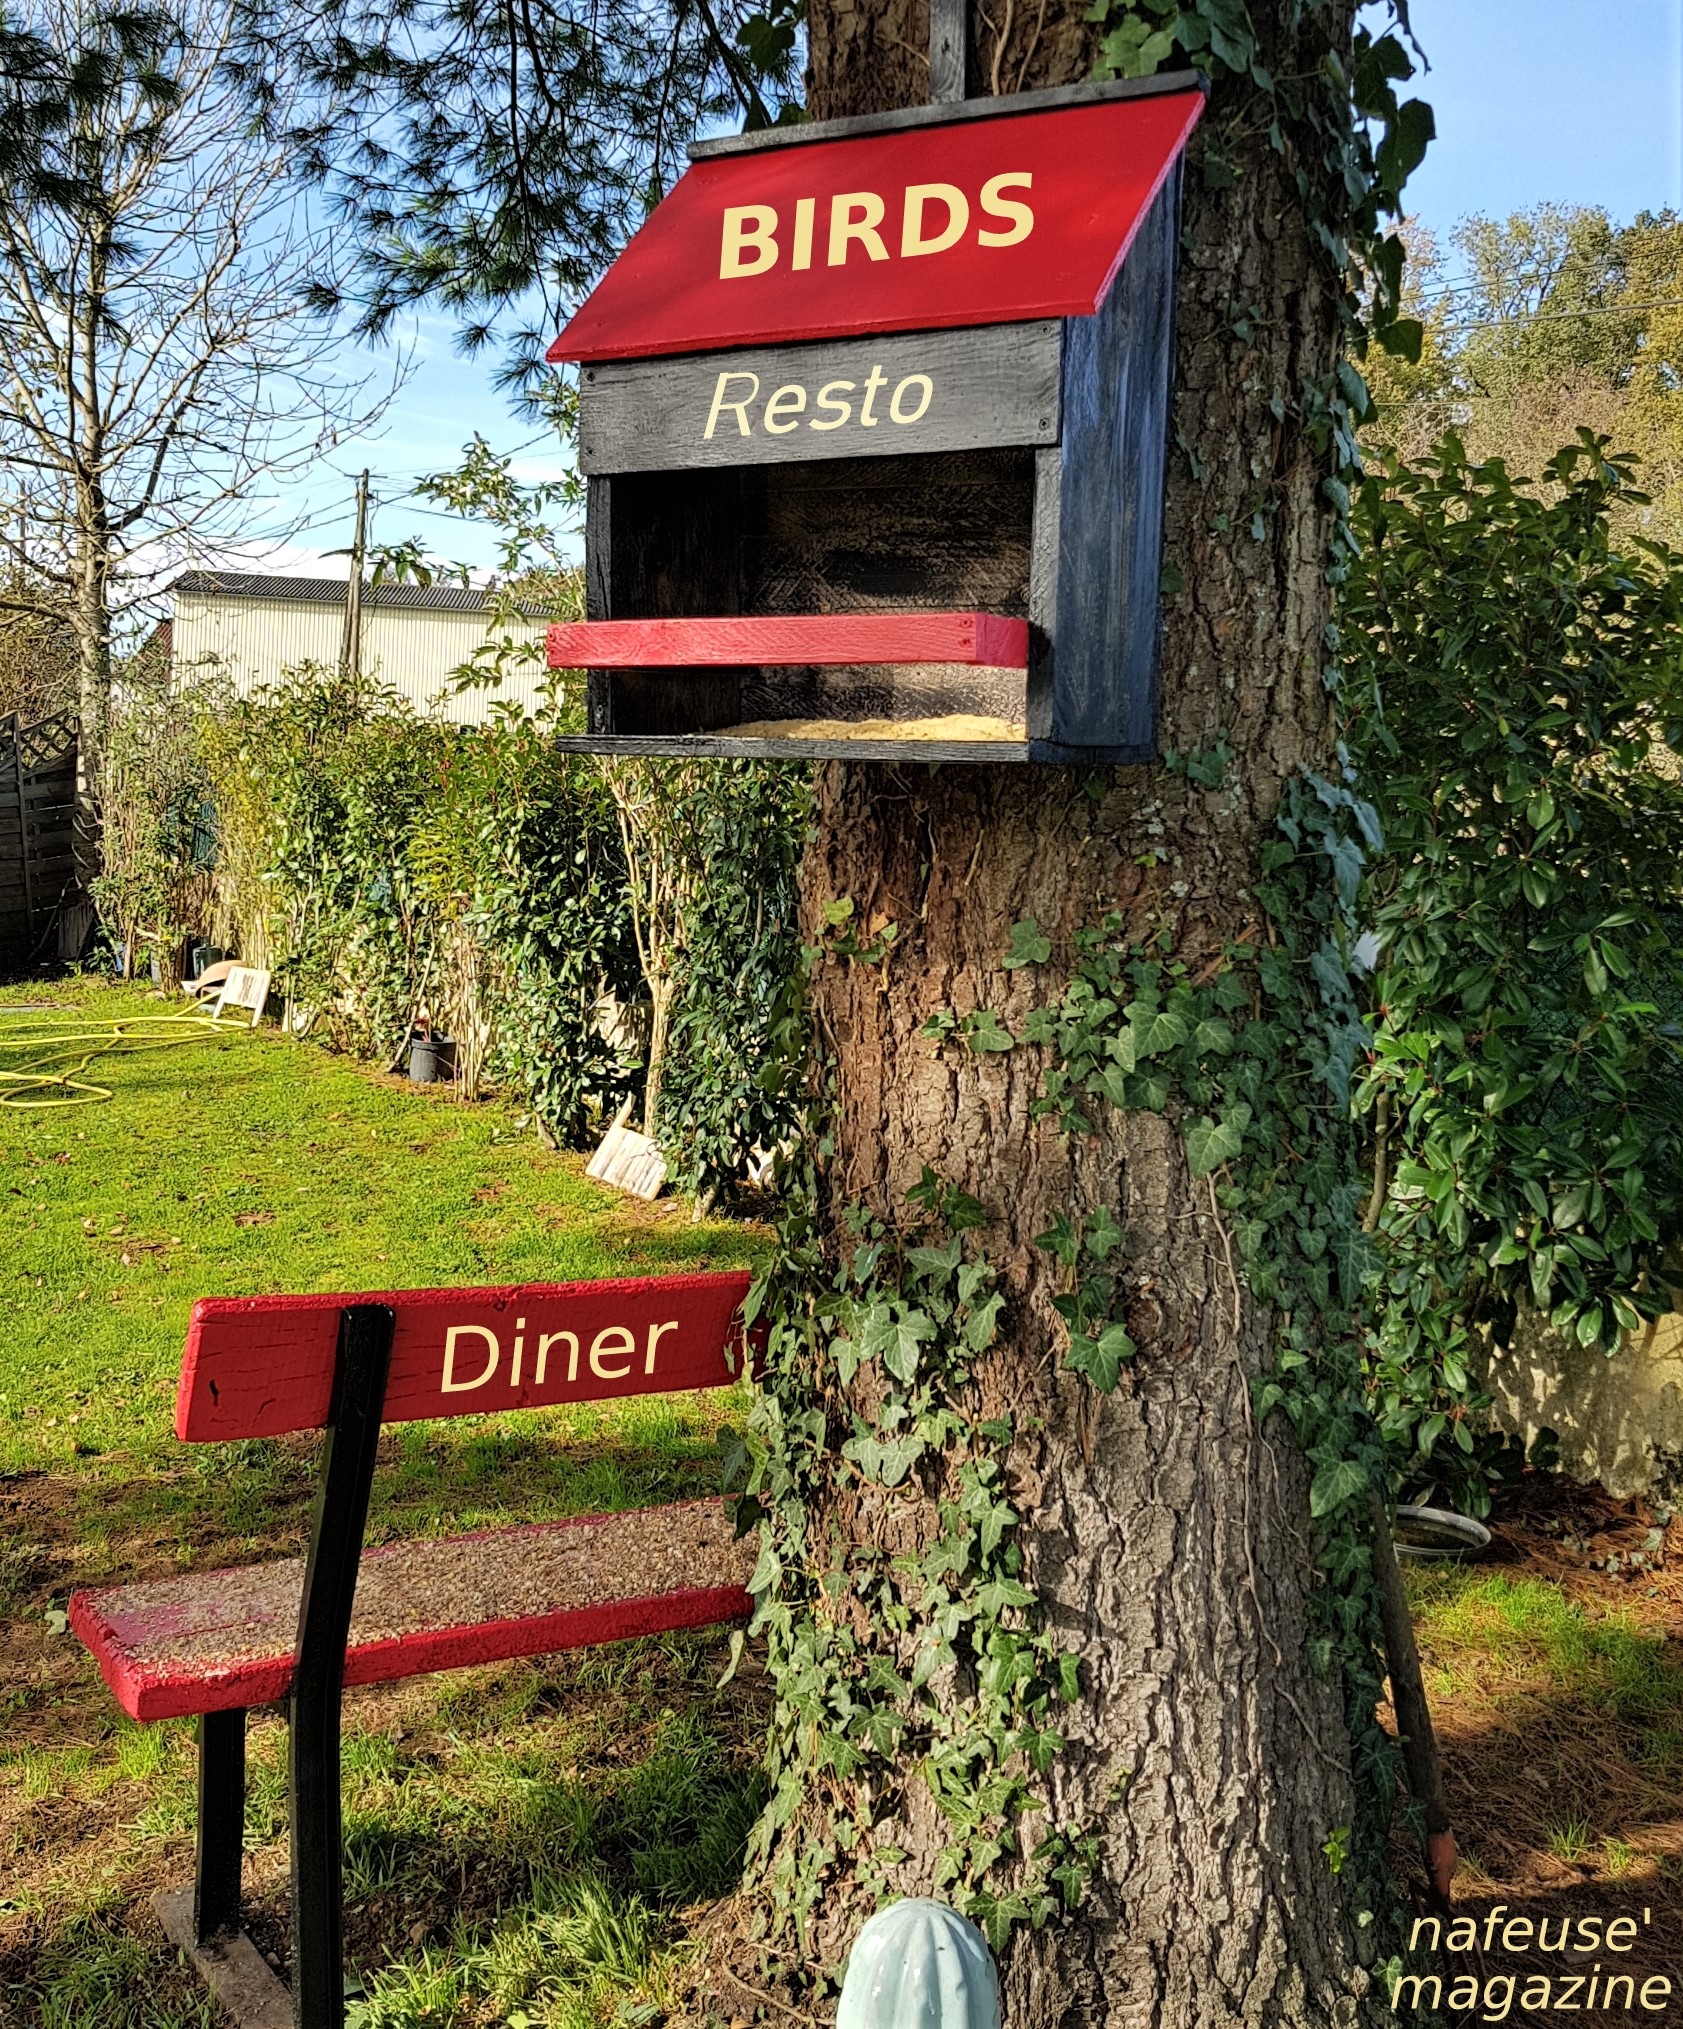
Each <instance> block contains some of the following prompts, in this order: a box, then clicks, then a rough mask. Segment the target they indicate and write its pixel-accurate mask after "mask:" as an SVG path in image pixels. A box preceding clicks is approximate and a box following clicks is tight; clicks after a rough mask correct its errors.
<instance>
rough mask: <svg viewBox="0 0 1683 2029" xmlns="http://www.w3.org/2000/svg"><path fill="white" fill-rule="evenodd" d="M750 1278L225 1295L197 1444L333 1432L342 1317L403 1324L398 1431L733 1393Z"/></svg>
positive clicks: (191, 1398)
mask: <svg viewBox="0 0 1683 2029" xmlns="http://www.w3.org/2000/svg"><path fill="white" fill-rule="evenodd" d="M749 1280H750V1278H749V1275H748V1273H747V1271H746V1270H734V1271H729V1272H725V1273H720V1274H702V1275H660V1276H650V1277H645V1278H640V1279H638V1280H635V1281H617V1282H539V1283H526V1284H521V1285H517V1286H514V1287H505V1288H500V1289H412V1290H402V1291H398V1292H397V1293H395V1294H393V1293H390V1292H387V1293H384V1294H380V1295H375V1296H247V1297H210V1298H206V1299H205V1300H203V1301H201V1302H199V1303H196V1304H195V1305H194V1306H193V1316H192V1322H191V1323H190V1325H189V1326H188V1331H187V1351H186V1355H185V1357H184V1358H183V1360H182V1363H181V1381H180V1386H179V1388H178V1389H177V1392H176V1399H175V1434H176V1436H177V1437H180V1438H184V1439H186V1440H188V1441H190V1442H191V1441H199V1442H204V1441H214V1440H217V1439H222V1438H233V1437H279V1436H281V1435H282V1434H283V1433H285V1432H286V1431H289V1430H321V1429H324V1428H325V1427H326V1425H327V1423H328V1420H329V1418H330V1416H331V1413H332V1404H333V1376H334V1366H335V1361H336V1358H337V1348H338V1338H339V1317H340V1313H341V1311H343V1310H344V1309H345V1307H346V1306H347V1305H350V1304H364V1303H379V1304H389V1305H390V1306H391V1308H392V1310H393V1311H394V1312H395V1313H396V1320H397V1322H396V1328H395V1331H394V1334H393V1339H392V1357H391V1373H390V1379H389V1380H388V1382H387V1386H386V1398H385V1409H384V1413H383V1416H382V1421H384V1422H386V1423H413V1422H416V1421H418V1420H420V1419H421V1418H423V1417H430V1416H476V1415H482V1414H484V1413H486V1412H487V1411H491V1410H500V1409H536V1408H546V1407H553V1406H554V1405H555V1404H557V1403H561V1402H598V1401H604V1400H606V1399H608V1398H610V1397H614V1396H621V1395H657V1394H664V1393H667V1392H668V1391H670V1390H673V1389H679V1388H723V1387H727V1386H729V1384H730V1383H731V1382H732V1381H734V1380H735V1379H736V1377H737V1376H738V1374H740V1373H741V1372H742V1370H743V1366H744V1364H745V1347H744V1340H743V1331H742V1319H741V1311H742V1304H743V1300H744V1299H745V1298H746V1296H747V1294H748V1284H749Z"/></svg>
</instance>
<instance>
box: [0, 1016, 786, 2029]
mask: <svg viewBox="0 0 1683 2029" xmlns="http://www.w3.org/2000/svg"><path fill="white" fill-rule="evenodd" d="M43 1001H51V1002H54V1003H58V1004H59V1005H58V1006H57V1007H56V1008H55V1009H54V1013H55V1015H60V1016H63V1017H64V1018H66V1019H70V1020H73V1021H75V1022H77V1023H79V1024H82V1025H85V1026H87V1027H88V1028H90V1029H92V1028H97V1027H98V1026H99V1025H101V1024H104V1023H108V1022H110V1021H111V1020H113V1019H118V1018H124V1017H131V1016H135V1015H153V1016H156V1015H157V1014H159V1013H160V1012H165V1011H171V1012H173V1009H167V1008H166V1005H165V1004H163V1003H160V1002H159V1001H157V1000H156V999H153V998H150V997H149V996H148V995H147V994H146V993H145V992H144V991H143V990H142V989H139V988H136V987H123V986H113V985H111V984H109V983H102V982H96V981H91V980H73V981H66V982H54V983H52V984H50V985H39V984H38V985H34V986H24V987H16V988H4V989H0V1041H3V1039H4V1037H5V1035H6V1034H7V1033H12V1034H16V1033H18V1029H19V1026H20V1025H22V1024H24V1023H26V1022H28V1021H29V1020H30V1019H31V1018H30V1017H28V1016H24V1015H19V1014H8V1013H5V1012H4V1011H3V1010H5V1009H6V1008H9V1007H10V1008H17V1007H20V1006H22V1005H25V1004H29V1003H40V1002H43ZM17 1061H18V1060H17V1057H16V1054H15V1053H8V1052H3V1051H0V1069H3V1068H7V1067H8V1066H15V1065H16V1063H17ZM86 1075H87V1077H88V1078H89V1079H90V1080H92V1081H94V1082H98V1083H100V1084H104V1085H106V1086H109V1087H110V1089H111V1091H112V1095H113V1096H112V1099H111V1100H110V1102H109V1103H105V1104H100V1105H90V1106H78V1107H67V1108H62V1109H55V1110H53V1111H48V1112H30V1111H20V1110H17V1109H14V1108H10V1107H7V1106H4V1105H0V1203H3V1206H4V1210H3V1211H0V1232H3V1234H4V1246H3V1248H0V1721H3V1722H4V1726H3V1730H0V2019H3V2020H5V2021H7V2022H8V2024H9V2023H10V2022H11V2021H12V2020H13V2019H14V2018H15V2019H16V2020H18V2021H19V2022H20V2023H22V2024H25V2025H28V2029H72V2025H75V2029H83V2025H88V2029H188V2025H189V2024H191V2025H193V2029H210V2025H211V2021H212V2016H211V2013H210V2011H209V2010H208V2008H207V2006H206V2004H205V2002H204V2000H203V1997H202V1995H201V1994H200V1993H199V1991H198V1990H197V1988H196V1986H195V1984H194V1982H193V1980H192V1979H191V1977H189V1976H188V1975H187V1974H186V1973H185V1971H184V1970H183V1969H182V1968H181V1967H180V1966H179V1965H178V1964H177V1963H176V1959H175V1955H174V1953H173V1952H171V1951H170V1949H169V1947H168V1946H167V1945H166V1944H165V1943H164V1942H163V1939H162V1935H161V1932H160V1931H159V1929H158V1926H157V1924H156V1921H155V1919H153V1917H152V1916H151V1913H150V1910H149V1907H148V1904H147V1898H148V1896H149V1895H150V1893H151V1891H152V1890H153V1889H154V1888H156V1887H157V1886H159V1885H164V1884H171V1885H173V1884H174V1883H176V1882H178V1881H180V1880H182V1879H184V1878H186V1876H187V1875H188V1874H189V1873H190V1871H191V1844H192V1815H193V1814H192V1787H193V1755H192V1736H191V1730H190V1728H188V1727H187V1726H185V1725H173V1724H171V1725H164V1726H160V1727H147V1728H137V1727H134V1726H131V1725H129V1724H128V1723H127V1722H126V1721H123V1720H122V1719H121V1718H120V1716H119V1715H118V1713H117V1710H116V1708H115V1706H114V1704H113V1703H112V1701H111V1699H110V1697H109V1695H108V1694H107V1693H106V1692H105V1689H104V1687H103V1685H102V1684H100V1682H99V1681H98V1678H97V1676H96V1675H95V1673H94V1671H93V1669H92V1666H91V1664H90V1663H89V1661H88V1659H87V1657H86V1656H85V1655H84V1654H83V1653H82V1651H81V1650H80V1648H79V1646H78V1645H77V1644H76V1643H75V1641H74V1639H73V1638H72V1637H71V1636H69V1635H68V1634H67V1633H65V1632H64V1627H63V1610H64V1605H65V1601H66V1598H67V1596H68V1593H69V1592H70V1590H71V1589H73V1587H75V1586H76V1585H81V1584H88V1583H95V1584H97V1583H104V1582H110V1581H112V1580H115V1579H121V1578H133V1577H142V1576H155V1575H160V1574H162V1573H164V1572H167V1571H170V1570H175V1569H187V1568H195V1567H209V1566H214V1565H216V1564H222V1563H229V1562H238V1561H245V1560H248V1559H255V1558H267V1557H273V1556H277V1555H281V1554H287V1553H293V1552H296V1551H297V1550H298V1549H299V1548H300V1547H301V1546H302V1544H303V1542H304V1539H305V1534H306V1530H307V1517H308V1505H309V1500H310V1494H311V1489H312V1484H313V1474H312V1467H313V1461H314V1456H315V1450H316V1442H317V1441H316V1440H315V1439H313V1438H298V1439H282V1440H278V1441H262V1442H248V1443H239V1444H231V1445H219V1446H205V1447H200V1446H191V1447H189V1446H184V1445H181V1444H178V1443H177V1442H176V1440H175V1438H174V1436H173V1434H172V1432H171V1415H172V1407H173V1398H174V1393H175V1380H176V1373H177V1370H178V1367H179V1364H180V1359H181V1350H182V1342H183V1338H184V1335H185V1331H186V1324H187V1314H188V1311H189V1309H190V1307H191V1305H192V1303H193V1301H194V1299H195V1298H197V1297H200V1296H209V1295H246V1294H256V1293H261V1292H267V1291H286V1290H296V1291H317V1290H343V1291H346V1292H361V1291H378V1290H382V1289H393V1288H397V1289H401V1288H420V1287H427V1286H433V1285H470V1284H474V1283H482V1282H506V1281H516V1280H532V1281H537V1280H543V1281H564V1280H568V1279H572V1278H583V1277H590V1276H603V1275H624V1274H639V1273H658V1272H662V1271H665V1270H672V1269H679V1268H690V1267H709V1266H712V1267H735V1266H743V1265H752V1264H753V1262H754V1261H755V1260H756V1259H757V1258H759V1257H760V1256H761V1255H762V1254H763V1253H764V1251H765V1248H766V1245H767V1239H766V1236H765V1234H764V1233H763V1232H762V1231H760V1230H758V1229H756V1228H753V1227H750V1226H745V1225H741V1224H733V1223H730V1222H726V1221H718V1220H715V1221H710V1222H706V1223H701V1224H696V1223H693V1222H692V1220H691V1218H690V1215H689V1211H688V1208H687V1207H685V1206H682V1205H676V1204H663V1205H660V1206H656V1207H652V1208H651V1207H644V1206H640V1205H636V1204H634V1203H632V1202H630V1201H627V1200H625V1199H623V1198H622V1197H621V1196H620V1195H619V1194H618V1193H616V1192H611V1191H608V1190H605V1189H603V1188H601V1187H599V1186H598V1185H596V1184H594V1183H591V1182H590V1181H589V1180H588V1179H586V1178H585V1176H584V1174H583V1170H584V1161H583V1158H582V1157H579V1156H576V1155H567V1154H563V1155H557V1154H553V1153H549V1152H546V1151H545V1150H544V1149H543V1148H542V1147H541V1146H540V1144H539V1143H538V1141H537V1140H536V1138H535V1136H534V1135H533V1134H532V1133H531V1131H530V1130H529V1129H528V1128H524V1127H522V1126H521V1125H520V1123H519V1122H518V1120H517V1117H516V1114H515V1111H514V1109H513V1108H511V1107H510V1106H507V1105H505V1104H502V1103H500V1102H497V1101H492V1102H489V1103H486V1104H483V1105H479V1106H474V1107H464V1106H461V1105H459V1104H458V1103H457V1102H456V1101H455V1100H454V1099H453V1098H452V1097H451V1096H450V1095H449V1093H448V1092H447V1091H445V1090H442V1089H440V1088H430V1089H429V1088H411V1087H409V1086H408V1085H407V1084H406V1083H405V1082H403V1081H400V1080H398V1079H395V1078H388V1077H385V1076H382V1075H380V1074H378V1073H377V1072H373V1071H370V1070H369V1069H368V1068H366V1067H362V1066H358V1065H356V1064H353V1063H349V1062H347V1061H345V1060H344V1059H340V1058H335V1057H332V1056H329V1055H327V1054H326V1053H324V1052H323V1051H320V1050H318V1049H316V1048H314V1047H313V1046H311V1045H309V1044H307V1043H305V1044H300V1043H294V1042H289V1041H287V1040H285V1039H283V1038H282V1037H281V1036H280V1035H279V1034H278V1033H277V1032H276V1030H275V1029H274V1028H273V1027H272V1026H270V1027H268V1028H266V1029H264V1030H261V1031H259V1032H257V1033H256V1034H249V1033H240V1032H237V1031H230V1032H228V1033H218V1034H213V1035H209V1036H196V1037H195V1038H194V1039H193V1040H192V1041H191V1042H189V1043H185V1044H183V1045H182V1046H181V1047H179V1048H170V1049H166V1050H158V1051H155V1052H148V1053H145V1054H139V1055H132V1056H125V1057H118V1058H112V1059H107V1060H104V1061H103V1062H102V1063H100V1064H96V1065H94V1066H92V1067H90V1070H89V1071H88V1073H87V1074H86ZM737 1407H738V1404H737V1402H736V1399H735V1397H734V1396H733V1395H732V1394H729V1393H726V1392H721V1393H720V1394H716V1395H712V1396H703V1397H694V1396H658V1397H653V1398H650V1399H648V1400H645V1401H640V1402H639V1401H634V1402H629V1403H624V1404H619V1405H600V1406H597V1407H582V1408H576V1409H565V1410H552V1411H545V1412H524V1413H516V1414H510V1415H503V1416H497V1417H464V1418H459V1419H455V1420H452V1421H450V1422H447V1423H438V1424H411V1425H407V1426H404V1427H402V1428H401V1429H396V1430H393V1431H390V1432H388V1433H387V1435H386V1437H385V1439H384V1440H383V1443H382V1461H381V1470H380V1472H379V1474H378V1476H377V1479H376V1487H375V1498H374V1505H373V1512H372V1515H371V1520H370V1530H369V1533H370V1537H371V1538H373V1539H379V1538H382V1537H390V1536H393V1535H396V1534H405V1535H409V1534H415V1533H425V1532H431V1531H438V1530H444V1529H454V1528H467V1527H475V1526H494V1525H497V1524H499V1523H504V1522H516V1521H525V1520H531V1519H536V1518H541V1517H545V1516H551V1515H564V1514H574V1513H586V1512H590V1511H592V1510H600V1509H608V1508H622V1507H627V1506H632V1505H636V1504H638V1503H641V1502H646V1501H656V1500H664V1499H672V1498H675V1497H679V1496H682V1495H687V1494H694V1493H698V1492H705V1491H710V1490H712V1489H715V1488H716V1487H717V1485H718V1483H719V1472H718V1449H717V1447H718V1439H719V1436H720V1433H721V1430H722V1428H723V1427H725V1426H726V1425H727V1424H728V1423H729V1422H730V1421H731V1419H732V1417H733V1415H734V1414H735V1412H736V1410H737ZM724 1650H725V1643H724V1639H723V1637H722V1636H720V1635H714V1634H700V1635H693V1636H672V1637H666V1638H662V1639H659V1640H651V1641H641V1642H633V1643H625V1644H620V1645H617V1646H615V1647H613V1648H610V1649H604V1650H601V1651H594V1652H581V1653H577V1654H573V1655H570V1656H559V1657H554V1658H548V1659H543V1660H540V1661H539V1662H537V1663H535V1664H520V1665H511V1666H505V1667H500V1668H493V1669H482V1670H475V1671H467V1672H461V1673H458V1674H455V1675H449V1676H443V1677H436V1678H423V1679H418V1680H415V1681H413V1682H411V1683H408V1684H404V1685H398V1686H388V1687H383V1688H375V1689H371V1690H369V1691H363V1692H356V1693H352V1694H351V1695H350V1696H349V1697H348V1698H347V1701H346V1734H347V1756H346V1850H347V1892H348V1899H349V1908H348V1937H349V1952H350V1958H351V1962H352V1969H353V1972H354V1974H355V1976H356V1978H357V1979H358V1981H359V1982H360V1983H361V1986H362V1993H361V1996H360V1998H359V2000H358V2002H357V2010H356V2019H359V2020H360V2021H361V2022H363V2023H364V2024H366V2025H367V2029H444V2025H447V2024H448V2025H452V2029H453V2025H462V2029H475V2025H484V2029H492V2025H496V2029H502V2025H505V2024H519V2023H521V2022H524V2023H527V2024H530V2025H532V2029H587V2025H594V2024H598V2023H607V2022H610V2021H613V2020H615V2019H619V2020H646V2019H649V2018H650V2015H651V2014H652V2012H654V2011H655V2010H656V2003H657V2001H658V1995H659V1992H660V1985H661V1980H662V1978H663V1977H664V1974H663V1968H664V1967H666V1966H667V1965H669V1964H670V1963H671V1953H672V1951H673V1950H674V1949H676V1948H677V1940H678V1939H679V1937H680V1935H681V1930H682V1925H681V1922H680V1920H679V1912H680V1911H681V1910H682V1908H683V1907H685V1906H686V1905H688V1904H691V1903H694V1902H697V1901H701V1900H705V1899H706V1898H708V1897H711V1896H716V1895H718V1894H721V1893H724V1892H726V1891H727V1890H728V1888H729V1887H730V1885H731V1882H732V1881H733V1879H734V1877H735V1872H736V1869H737V1867H738V1865H739V1858H740V1849H741V1842H742V1838H743V1836H744V1834H745V1832H746V1829H747V1826H748V1824H749V1823H750V1822H751V1819H752V1817H753V1814H754V1811H755V1809H756V1808H757V1797H758V1792H757V1788H756V1783H757V1776H756V1774H755V1763H756V1761H757V1758H758V1745H759V1724H760V1722H759V1719H758V1716H757V1714H758V1706H757V1702H756V1697H755V1693H754V1691H753V1689H752V1685H751V1683H750V1685H749V1686H748V1687H747V1688H745V1687H744V1685H743V1684H742V1683H741V1682H738V1683H737V1684H734V1685H732V1686H731V1687H730V1688H729V1689H728V1690H721V1689H720V1687H719V1684H718V1677H719V1673H720V1668H721V1664H722V1661H723V1656H724ZM751 1676H752V1672H751V1671H750V1677H751ZM284 1746H285V1735H284V1728H283V1727H282V1725H281V1723H280V1721H279V1719H278V1717H275V1716H262V1715H260V1716H258V1717H256V1718H255V1719H254V1722H253V1728H252V1742H251V1757H252V1784H251V1797H250V1805H249V1810H248V1817H247V1845H248V1878H247V1888H248V1902H249V1905H250V1922H251V1928H252V1931H253V1934H254V1936H256V1937H257V1938H258V1939H259V1941H260V1943H262V1944H263V1945H264V1947H265V1948H266V1949H272V1950H273V1951H274V1952H275V1954H276V1956H277V1957H279V1958H281V1959H284V1957H285V1952H286V1929H285V1922H284V1911H285V1882H284V1875H285V1851H286V1848H285V1837H284V1835H285V1795H284ZM651 1997H653V1998H651ZM626 2009H630V2010H631V2013H630V2014H629V2015H627V2014H626V2013H625V2012H624V2011H625V2010H626ZM639 2011H642V2012H639Z"/></svg>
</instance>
